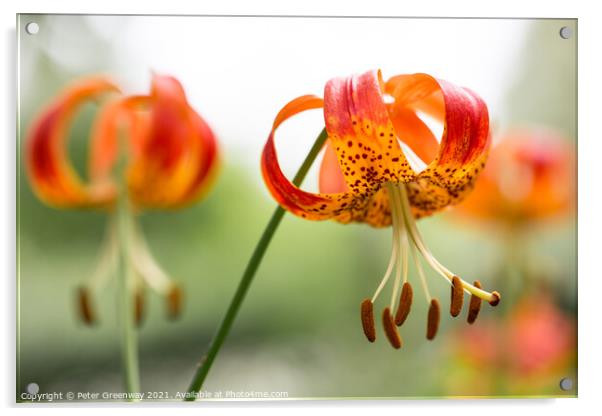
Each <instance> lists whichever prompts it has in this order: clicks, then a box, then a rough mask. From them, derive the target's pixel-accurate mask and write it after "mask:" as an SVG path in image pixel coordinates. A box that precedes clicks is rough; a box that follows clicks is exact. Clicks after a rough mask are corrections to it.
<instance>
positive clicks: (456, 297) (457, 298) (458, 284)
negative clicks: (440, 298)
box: [449, 276, 464, 318]
mask: <svg viewBox="0 0 602 416" xmlns="http://www.w3.org/2000/svg"><path fill="white" fill-rule="evenodd" d="M463 303H464V288H463V287H462V280H460V278H459V277H458V276H454V277H453V279H452V286H451V304H450V306H449V313H450V314H451V316H453V317H454V318H455V317H456V316H458V315H460V312H462V304H463Z"/></svg>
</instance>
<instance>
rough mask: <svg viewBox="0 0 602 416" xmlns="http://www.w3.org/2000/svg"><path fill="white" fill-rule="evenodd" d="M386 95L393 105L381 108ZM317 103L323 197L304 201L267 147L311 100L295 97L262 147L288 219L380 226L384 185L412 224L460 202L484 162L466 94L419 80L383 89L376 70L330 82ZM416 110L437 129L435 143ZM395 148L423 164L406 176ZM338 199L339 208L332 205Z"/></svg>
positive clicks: (477, 102) (478, 111) (481, 107)
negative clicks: (321, 122)
mask: <svg viewBox="0 0 602 416" xmlns="http://www.w3.org/2000/svg"><path fill="white" fill-rule="evenodd" d="M385 94H389V95H390V96H391V98H392V99H393V101H392V103H386V97H385ZM324 96H325V98H324V118H325V124H326V130H327V132H328V137H329V138H328V142H327V145H326V150H325V154H324V160H323V161H322V166H321V172H320V191H323V192H324V193H321V194H310V193H306V192H303V191H301V190H299V189H298V188H296V187H295V186H294V185H292V184H291V183H290V182H289V181H288V180H287V179H286V178H285V177H284V175H282V172H281V171H280V168H279V166H278V162H277V158H276V152H275V148H274V145H273V134H274V130H275V128H276V127H277V126H278V125H279V124H280V123H281V122H282V121H283V120H285V119H286V118H288V117H291V116H293V115H294V114H297V113H298V112H300V111H304V110H305V109H310V108H318V107H319V106H320V104H321V103H320V102H319V101H317V100H319V99H318V98H317V97H313V96H304V97H300V98H298V99H296V100H293V101H292V102H291V103H289V104H288V105H287V106H285V107H284V108H283V109H282V110H281V112H280V114H279V115H278V116H277V118H276V121H275V123H274V128H273V130H272V133H271V134H270V137H269V138H268V142H267V143H266V147H265V148H264V153H263V158H262V167H263V172H264V178H265V180H266V183H267V185H268V188H269V189H270V191H271V192H272V194H273V195H274V197H275V198H276V200H277V201H278V202H279V203H280V204H281V205H282V206H284V207H285V208H287V209H289V210H290V211H291V212H293V213H295V214H297V215H300V216H303V217H305V218H311V219H325V218H334V219H336V220H337V221H341V222H350V221H358V222H366V223H369V224H371V225H373V226H385V225H388V224H390V222H391V218H390V209H389V203H388V198H387V193H386V191H385V190H384V189H383V185H384V184H385V183H387V182H393V183H405V184H407V188H408V197H409V199H410V204H411V206H412V211H413V214H414V216H415V217H416V218H419V217H422V216H426V215H431V214H432V213H434V212H436V211H439V210H441V209H443V208H445V207H447V206H449V205H451V204H455V203H457V202H459V201H460V200H462V199H463V198H464V197H465V195H466V194H467V193H468V192H469V191H470V190H471V189H472V187H473V184H474V181H475V179H476V177H477V174H478V173H479V171H480V170H481V169H482V167H483V165H484V162H485V160H486V158H487V153H488V148H489V120H488V114H487V107H486V106H485V104H484V102H483V101H482V100H481V99H480V98H479V97H478V96H477V95H476V94H474V93H473V92H471V91H470V90H468V89H465V88H461V87H457V86H455V85H453V84H450V83H447V82H445V81H441V80H437V79H435V78H433V77H431V76H429V75H426V74H414V75H403V76H397V77H393V78H391V79H390V80H389V81H388V82H386V83H384V82H383V81H382V79H381V75H380V72H379V71H370V72H367V73H364V74H361V75H355V76H350V77H347V78H336V79H333V80H331V81H329V82H328V83H327V84H326V88H325V93H324ZM417 111H424V112H426V113H427V114H429V115H431V116H432V117H435V118H436V119H439V120H441V121H442V122H443V123H444V133H443V137H442V138H441V141H440V143H437V140H436V138H435V137H434V135H433V133H432V132H431V131H430V129H429V128H428V127H427V126H426V124H425V123H424V122H422V120H420V118H419V117H418V115H417V114H416V112H417ZM400 141H401V142H404V143H405V144H406V145H408V146H409V147H410V148H411V149H412V150H413V151H414V153H415V154H416V155H417V156H418V157H420V158H421V159H422V160H423V161H424V162H426V163H428V165H426V168H425V169H424V170H422V171H420V172H419V173H418V172H415V171H414V170H413V168H412V166H411V165H410V163H409V162H408V159H407V157H409V155H408V156H407V157H406V155H405V154H404V152H403V151H402V148H401V146H400ZM334 154H336V161H335V155H334ZM335 162H338V163H335ZM337 165H338V166H337ZM337 167H338V170H337ZM347 190H348V191H349V192H347ZM343 199H344V200H345V204H344V205H342V204H337V203H334V202H332V201H336V202H340V201H342V200H343Z"/></svg>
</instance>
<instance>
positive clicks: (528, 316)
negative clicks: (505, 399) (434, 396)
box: [450, 294, 576, 394]
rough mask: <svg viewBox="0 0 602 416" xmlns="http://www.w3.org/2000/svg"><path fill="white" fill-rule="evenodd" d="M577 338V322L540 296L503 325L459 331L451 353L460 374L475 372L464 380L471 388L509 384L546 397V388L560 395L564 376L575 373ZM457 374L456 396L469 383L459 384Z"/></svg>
mask: <svg viewBox="0 0 602 416" xmlns="http://www.w3.org/2000/svg"><path fill="white" fill-rule="evenodd" d="M575 335H576V332H575V325H574V321H573V319H571V318H570V317H568V316H567V315H566V314H565V313H564V312H563V311H562V310H560V309H559V308H558V307H557V306H556V305H555V303H554V301H553V299H552V298H551V296H549V295H547V294H539V295H538V297H537V302H534V301H533V298H532V297H526V298H522V299H521V300H520V301H519V302H518V303H517V304H516V305H515V307H514V308H513V309H512V311H511V312H510V314H509V315H508V316H507V317H506V318H505V320H504V321H503V322H499V321H497V320H495V321H494V320H482V321H481V322H480V323H479V324H478V325H476V326H472V327H469V328H465V329H462V330H460V331H458V332H456V334H455V335H452V336H453V339H454V343H453V344H452V345H453V346H452V348H451V349H450V351H451V353H452V354H453V355H455V357H456V358H457V361H456V364H457V365H460V368H457V370H458V371H460V370H461V371H460V372H461V373H462V372H463V373H465V374H466V370H468V369H474V380H472V381H470V380H464V383H466V384H468V385H472V384H479V385H481V386H490V387H491V386H493V385H494V384H496V383H497V384H498V385H499V383H509V385H510V386H511V388H514V389H516V391H517V393H522V394H526V393H528V392H530V391H533V392H537V393H538V394H542V393H541V392H542V391H545V389H546V388H548V389H551V390H552V391H558V390H557V389H558V382H559V381H560V378H562V377H565V376H568V375H570V374H571V372H572V370H571V369H570V366H571V362H572V361H571V360H572V359H573V358H574V356H575V354H576V350H575V349H576V342H575V341H576V340H575ZM454 374H455V372H454V373H451V375H450V376H451V377H452V378H453V382H452V383H451V384H452V386H450V389H451V390H454V391H455V392H456V393H458V392H459V391H462V390H465V389H466V388H467V385H463V386H459V385H457V384H458V379H456V378H455V376H454ZM469 374H470V373H469ZM454 386H455V387H454ZM468 388H469V387H468ZM456 393H455V394H456ZM490 393H491V392H487V391H484V392H482V394H490Z"/></svg>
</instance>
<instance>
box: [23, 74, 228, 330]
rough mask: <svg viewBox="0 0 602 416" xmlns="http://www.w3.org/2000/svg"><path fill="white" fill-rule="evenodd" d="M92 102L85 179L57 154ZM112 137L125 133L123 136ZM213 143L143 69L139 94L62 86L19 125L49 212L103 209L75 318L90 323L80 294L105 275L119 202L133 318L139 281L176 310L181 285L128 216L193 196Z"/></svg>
mask: <svg viewBox="0 0 602 416" xmlns="http://www.w3.org/2000/svg"><path fill="white" fill-rule="evenodd" d="M103 98H105V99H104V100H103V101H102V104H101V107H100V110H99V111H98V113H97V115H96V117H95V120H94V124H93V126H92V130H91V133H90V137H89V140H90V146H89V149H90V150H89V164H88V181H84V180H83V179H82V178H81V177H79V175H78V174H77V173H76V171H75V169H74V168H73V166H72V165H71V163H70V161H69V159H68V156H67V147H66V144H67V143H66V142H67V137H68V132H69V126H70V123H71V122H72V120H73V118H74V116H75V113H76V111H77V110H78V109H79V108H81V106H82V105H83V104H85V103H86V102H88V101H96V102H100V100H101V99H103ZM122 137H124V138H127V140H123V139H122ZM216 160H217V144H216V140H215V137H214V135H213V133H212V131H211V129H210V128H209V126H208V125H207V123H206V122H205V121H204V120H203V119H202V118H201V117H200V116H199V115H198V114H197V113H196V112H195V111H194V109H193V108H192V107H191V106H190V105H189V104H188V101H187V99H186V95H185V93H184V89H183V88H182V85H181V84H180V83H179V81H177V80H176V79H175V78H173V77H169V76H161V75H153V79H152V88H151V91H150V94H148V95H139V96H138V95H137V96H125V95H123V94H121V92H120V90H119V88H118V87H117V86H116V85H115V84H114V83H112V82H111V81H109V80H108V79H106V78H102V77H97V78H91V79H85V80H82V81H79V82H76V83H74V84H72V85H70V86H68V87H67V88H66V89H65V90H64V91H63V92H62V93H61V94H60V95H59V96H57V97H56V98H55V99H54V100H53V101H52V102H51V103H50V104H49V105H48V106H47V107H46V108H45V109H44V110H42V111H41V113H40V114H39V115H38V116H37V117H36V119H35V121H34V122H33V124H32V127H31V129H30V130H29V133H28V137H27V143H26V151H25V167H26V171H27V175H28V177H29V180H30V183H31V186H32V189H33V191H34V193H35V194H36V195H37V196H38V198H39V199H40V200H42V201H43V202H45V203H46V204H48V205H50V206H53V207H56V208H90V209H98V210H103V211H106V212H108V213H110V214H113V215H111V217H112V218H111V220H110V221H109V222H108V226H107V232H106V237H105V239H104V242H103V244H102V249H101V254H100V258H99V263H98V267H97V269H96V271H95V273H94V274H93V275H92V279H91V281H90V282H89V283H88V284H87V285H85V286H83V287H82V288H81V289H80V291H79V309H80V312H81V316H82V318H83V320H84V321H85V322H86V323H88V324H90V323H93V322H94V321H95V316H94V311H93V308H92V306H91V298H90V293H91V292H92V291H98V290H100V289H101V288H102V287H103V286H104V285H105V283H106V281H107V279H108V278H109V277H110V276H111V275H112V273H113V271H114V269H115V267H116V263H117V258H118V243H117V235H116V234H117V230H116V219H115V218H113V217H115V216H116V212H117V211H118V209H117V206H118V203H119V202H120V198H121V199H122V200H125V202H126V206H127V207H128V208H127V210H128V215H129V217H130V220H129V221H128V223H129V224H130V226H129V229H128V230H127V243H126V244H127V245H128V247H129V248H128V250H127V251H128V256H129V257H130V258H129V261H130V262H131V264H132V265H133V269H134V271H135V276H136V281H135V284H132V285H131V286H132V287H131V291H132V294H133V296H134V301H135V302H134V303H135V306H136V307H135V311H136V315H137V320H138V321H140V319H141V317H142V310H143V305H144V298H143V290H144V288H145V287H146V286H148V287H150V288H151V289H153V290H155V291H156V292H158V293H160V294H161V295H163V296H165V298H166V300H167V305H168V313H169V315H170V316H173V317H175V316H177V314H178V312H179V309H180V301H181V296H182V294H181V290H180V288H179V287H178V286H177V285H176V284H175V283H174V282H173V281H172V280H171V279H170V278H169V277H168V276H167V274H166V273H165V272H164V271H163V270H162V268H161V267H160V266H159V265H158V264H157V262H156V261H155V259H154V257H153V256H152V254H151V252H150V250H149V248H148V246H147V244H146V241H145V239H144V237H143V236H142V233H141V230H140V229H139V227H138V226H137V224H136V221H135V219H136V215H137V214H139V213H140V212H142V211H143V210H145V209H176V208H180V207H183V206H185V205H188V204H191V203H193V202H194V201H196V200H198V199H199V198H200V197H201V196H202V195H203V194H204V193H205V192H206V191H207V190H208V187H209V185H210V184H211V182H212V178H213V177H214V175H215V171H216V166H217V163H216Z"/></svg>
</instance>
